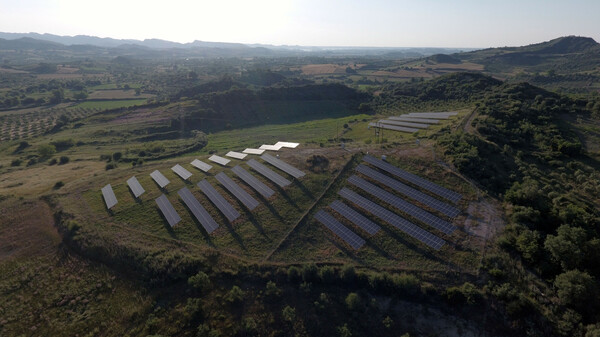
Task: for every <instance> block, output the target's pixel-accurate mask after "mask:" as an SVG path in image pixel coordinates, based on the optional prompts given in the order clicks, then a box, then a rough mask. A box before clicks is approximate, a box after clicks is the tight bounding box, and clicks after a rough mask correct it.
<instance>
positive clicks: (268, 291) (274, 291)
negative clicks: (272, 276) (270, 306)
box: [265, 281, 281, 297]
mask: <svg viewBox="0 0 600 337" xmlns="http://www.w3.org/2000/svg"><path fill="white" fill-rule="evenodd" d="M265 295H267V296H270V297H278V296H279V295H281V289H279V288H277V284H276V283H275V282H273V281H269V282H267V286H266V288H265Z"/></svg>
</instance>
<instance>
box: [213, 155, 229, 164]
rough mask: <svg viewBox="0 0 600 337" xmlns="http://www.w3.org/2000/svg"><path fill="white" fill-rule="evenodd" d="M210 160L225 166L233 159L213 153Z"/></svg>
mask: <svg viewBox="0 0 600 337" xmlns="http://www.w3.org/2000/svg"><path fill="white" fill-rule="evenodd" d="M208 160H210V161H213V162H215V163H217V164H219V165H223V166H226V165H227V164H229V162H230V161H231V160H229V159H227V158H223V157H221V156H217V155H216V154H213V155H212V156H210V157H209V158H208Z"/></svg>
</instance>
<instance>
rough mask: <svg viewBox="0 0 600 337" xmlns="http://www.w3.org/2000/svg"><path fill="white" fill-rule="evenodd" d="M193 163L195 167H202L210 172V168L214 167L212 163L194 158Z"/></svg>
mask: <svg viewBox="0 0 600 337" xmlns="http://www.w3.org/2000/svg"><path fill="white" fill-rule="evenodd" d="M191 164H192V166H194V167H195V168H197V169H200V170H202V171H204V172H208V170H210V169H211V168H212V165H208V164H207V163H205V162H203V161H200V160H198V159H194V161H193V162H191Z"/></svg>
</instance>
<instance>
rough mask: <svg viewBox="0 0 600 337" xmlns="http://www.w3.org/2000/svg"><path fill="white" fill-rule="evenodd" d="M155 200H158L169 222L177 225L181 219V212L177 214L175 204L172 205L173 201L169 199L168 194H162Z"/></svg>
mask: <svg viewBox="0 0 600 337" xmlns="http://www.w3.org/2000/svg"><path fill="white" fill-rule="evenodd" d="M154 201H156V204H157V205H158V208H160V211H161V212H162V214H163V215H164V217H165V219H167V222H168V223H169V225H170V226H171V227H173V226H175V225H176V224H177V223H178V222H179V221H181V217H180V216H179V214H177V212H176V211H175V208H173V205H171V202H170V201H169V199H167V196H166V195H164V194H162V195H161V196H160V197H158V198H156V199H155V200H154Z"/></svg>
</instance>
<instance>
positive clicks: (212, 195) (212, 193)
mask: <svg viewBox="0 0 600 337" xmlns="http://www.w3.org/2000/svg"><path fill="white" fill-rule="evenodd" d="M198 187H200V190H202V192H203V193H204V194H205V195H206V196H207V197H208V199H209V200H210V201H211V202H212V203H213V204H214V205H215V206H217V208H218V209H219V210H220V211H221V213H223V215H225V217H226V218H227V220H229V221H230V222H232V221H234V220H235V219H237V218H238V217H239V216H240V213H238V211H236V210H235V208H233V206H231V204H230V203H228V202H227V200H225V198H223V196H222V195H220V194H219V192H217V190H215V188H214V187H213V186H212V185H211V184H210V183H209V182H208V181H206V179H204V180H202V181H201V182H199V183H198Z"/></svg>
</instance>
